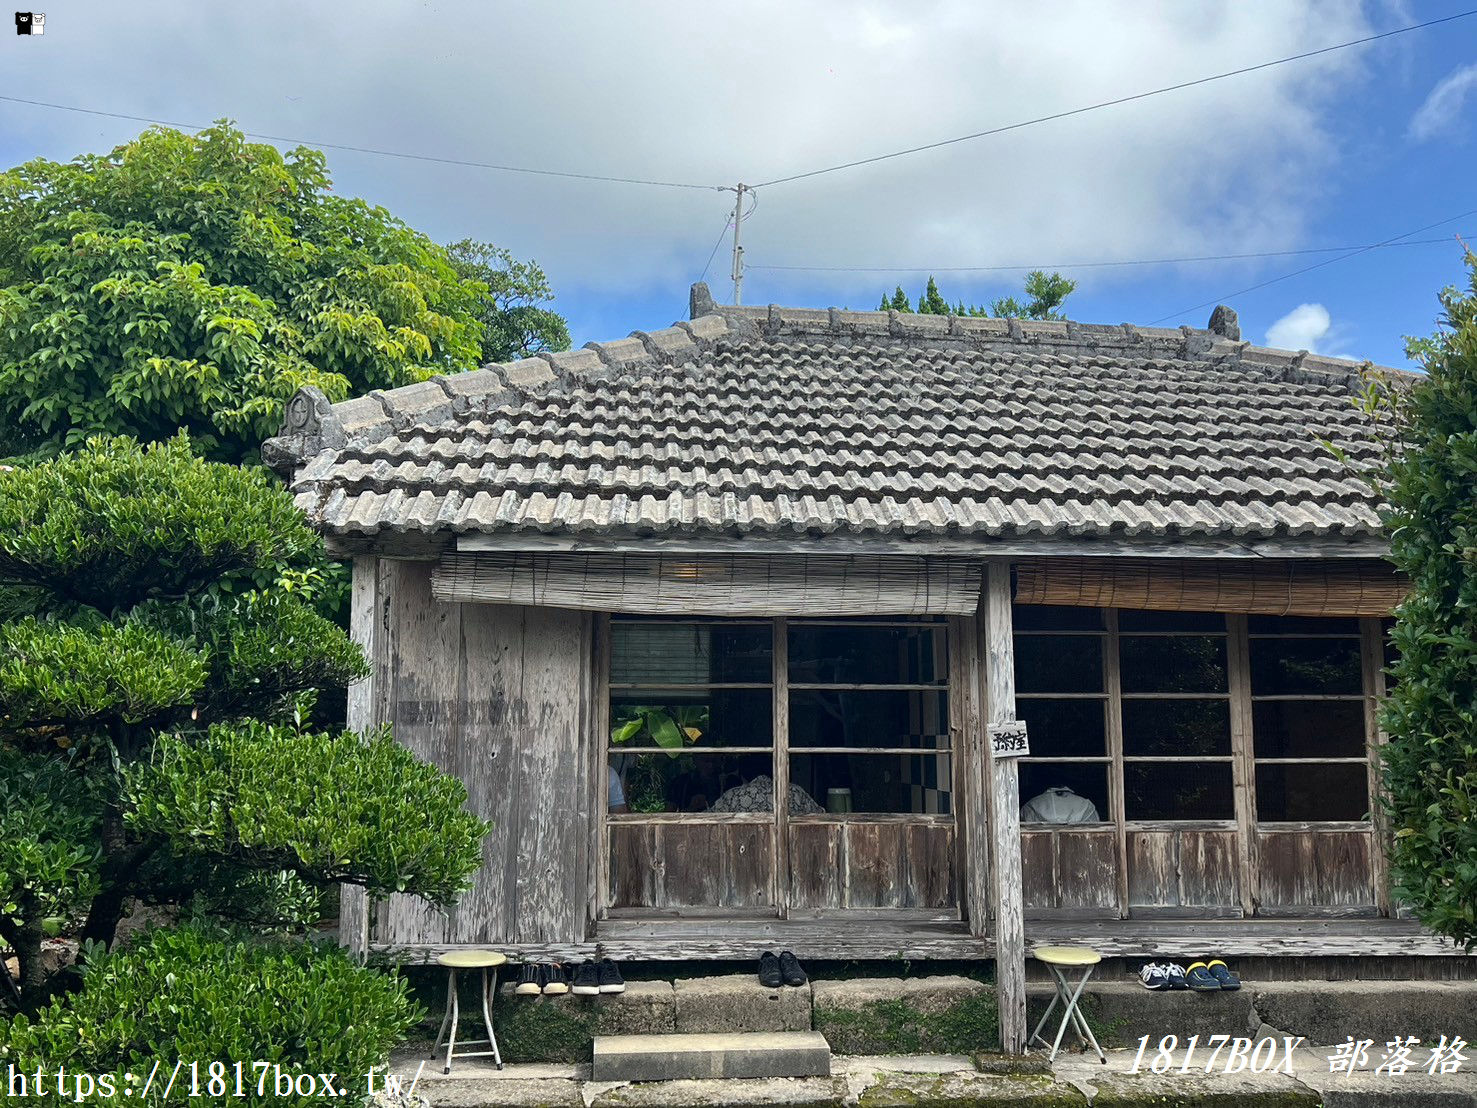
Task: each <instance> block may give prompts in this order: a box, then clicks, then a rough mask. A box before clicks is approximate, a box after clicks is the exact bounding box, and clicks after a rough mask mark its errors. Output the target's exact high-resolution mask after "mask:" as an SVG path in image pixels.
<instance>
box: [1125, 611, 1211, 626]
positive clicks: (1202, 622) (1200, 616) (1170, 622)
mask: <svg viewBox="0 0 1477 1108" xmlns="http://www.w3.org/2000/svg"><path fill="white" fill-rule="evenodd" d="M1225 629H1226V617H1225V616H1223V615H1222V614H1221V613H1220V612H1148V611H1134V610H1131V609H1123V610H1122V611H1120V612H1119V613H1118V630H1120V631H1224V630H1225Z"/></svg>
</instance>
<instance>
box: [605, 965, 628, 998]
mask: <svg viewBox="0 0 1477 1108" xmlns="http://www.w3.org/2000/svg"><path fill="white" fill-rule="evenodd" d="M600 991H601V992H602V993H623V992H625V991H626V979H625V978H624V977H622V976H621V971H620V970H618V969H616V966H615V963H614V962H612V961H611V960H610V959H609V958H606V959H605V960H604V961H603V962H601V963H600Z"/></svg>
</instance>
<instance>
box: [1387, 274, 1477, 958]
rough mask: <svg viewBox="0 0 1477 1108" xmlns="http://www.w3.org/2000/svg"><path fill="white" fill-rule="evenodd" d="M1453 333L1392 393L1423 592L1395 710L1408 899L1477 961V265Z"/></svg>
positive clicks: (1410, 620) (1397, 458) (1459, 302)
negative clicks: (1414, 378)
mask: <svg viewBox="0 0 1477 1108" xmlns="http://www.w3.org/2000/svg"><path fill="white" fill-rule="evenodd" d="M1467 261H1468V266H1469V268H1471V269H1472V271H1473V277H1472V282H1471V287H1470V289H1469V291H1468V292H1467V293H1466V294H1459V293H1457V291H1456V290H1454V289H1448V290H1446V292H1445V293H1443V295H1442V302H1443V305H1444V307H1445V313H1446V322H1447V324H1448V326H1447V327H1446V328H1445V329H1444V330H1443V331H1442V332H1440V333H1438V334H1437V335H1436V336H1435V337H1434V338H1433V339H1430V340H1421V341H1419V342H1416V343H1412V350H1413V353H1414V354H1416V355H1419V356H1421V358H1422V361H1423V362H1424V367H1425V370H1426V376H1425V378H1424V379H1422V380H1420V381H1418V382H1417V383H1415V384H1414V385H1413V386H1411V387H1409V388H1408V389H1407V388H1403V387H1402V388H1395V389H1388V388H1387V389H1386V390H1384V397H1385V399H1387V400H1391V401H1393V406H1394V410H1395V413H1396V415H1397V417H1398V423H1399V426H1400V431H1401V434H1400V448H1399V449H1398V450H1396V451H1395V452H1394V453H1393V456H1392V458H1391V460H1390V464H1389V466H1388V473H1387V474H1386V475H1385V481H1384V491H1385V493H1386V496H1387V498H1388V500H1389V503H1390V505H1391V515H1390V520H1389V523H1390V528H1391V549H1392V558H1393V560H1394V562H1395V564H1396V566H1398V567H1399V568H1400V569H1401V570H1402V571H1403V572H1405V573H1406V574H1407V575H1409V577H1410V580H1411V592H1410V594H1409V596H1408V597H1407V599H1406V600H1405V601H1404V603H1402V604H1401V605H1400V607H1399V608H1398V609H1397V611H1396V623H1395V629H1394V632H1393V639H1394V643H1395V646H1396V647H1397V649H1398V651H1399V657H1398V660H1397V661H1396V662H1395V664H1394V666H1393V668H1392V670H1391V676H1392V679H1393V688H1392V689H1391V692H1390V695H1389V698H1388V700H1387V701H1386V703H1385V705H1384V709H1383V725H1384V727H1385V729H1386V730H1387V731H1388V732H1389V734H1390V742H1389V743H1388V744H1387V745H1386V746H1385V747H1384V774H1385V783H1386V787H1387V792H1388V800H1387V802H1386V809H1387V813H1388V816H1389V822H1390V828H1391V830H1392V832H1393V836H1394V838H1393V851H1392V855H1391V865H1392V874H1393V877H1394V883H1395V886H1396V892H1397V894H1398V895H1399V896H1400V897H1401V898H1402V899H1403V900H1404V901H1406V902H1407V903H1408V904H1410V905H1412V906H1413V907H1414V909H1415V911H1416V913H1417V915H1418V916H1419V917H1420V919H1421V921H1422V922H1423V923H1424V924H1425V925H1426V926H1428V927H1430V928H1431V929H1433V930H1435V931H1438V932H1440V933H1442V934H1446V935H1450V936H1451V937H1453V938H1454V939H1456V940H1457V941H1458V942H1460V943H1463V944H1465V945H1466V946H1467V947H1468V948H1469V949H1472V948H1474V947H1477V258H1473V257H1472V256H1471V255H1468V259H1467Z"/></svg>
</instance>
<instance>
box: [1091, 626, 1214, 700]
mask: <svg viewBox="0 0 1477 1108" xmlns="http://www.w3.org/2000/svg"><path fill="white" fill-rule="evenodd" d="M1118 659H1119V662H1118V664H1119V670H1120V674H1119V680H1121V681H1122V682H1123V691H1124V692H1126V693H1165V692H1179V693H1196V692H1225V691H1226V688H1227V686H1226V640H1225V639H1224V638H1209V637H1206V638H1201V637H1200V636H1198V635H1175V636H1173V637H1166V638H1142V637H1137V636H1127V635H1125V636H1124V637H1123V638H1121V639H1119V640H1118Z"/></svg>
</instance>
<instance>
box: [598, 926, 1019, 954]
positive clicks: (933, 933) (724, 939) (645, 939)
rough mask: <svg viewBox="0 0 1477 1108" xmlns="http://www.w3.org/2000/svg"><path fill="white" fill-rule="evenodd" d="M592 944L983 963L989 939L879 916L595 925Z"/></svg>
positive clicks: (641, 950)
mask: <svg viewBox="0 0 1477 1108" xmlns="http://www.w3.org/2000/svg"><path fill="white" fill-rule="evenodd" d="M595 939H596V941H597V942H598V943H599V946H600V950H601V953H602V955H603V956H605V957H608V958H616V959H673V960H683V959H694V960H708V959H730V958H745V959H747V958H754V957H757V956H758V955H759V954H761V953H763V952H764V951H766V950H792V951H794V952H795V954H796V955H797V956H798V957H801V958H825V959H848V958H858V959H892V958H909V959H913V960H924V959H929V958H968V959H977V958H989V957H992V956H993V955H994V948H993V946H992V945H991V944H990V942H989V941H988V940H984V939H978V938H975V937H974V936H972V935H970V934H969V933H968V931H967V929H966V928H965V926H964V924H963V923H959V922H944V923H938V922H923V921H913V920H898V921H891V920H887V919H885V918H875V917H874V918H869V919H865V920H853V919H845V918H842V919H821V920H817V919H791V920H780V919H770V920H734V919H729V920H711V919H709V920H624V919H622V920H616V919H606V920H601V921H600V922H599V923H598V924H597V925H596V928H595Z"/></svg>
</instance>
